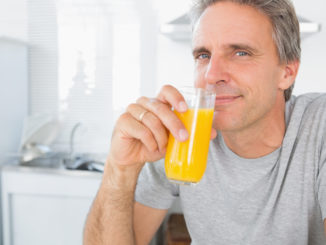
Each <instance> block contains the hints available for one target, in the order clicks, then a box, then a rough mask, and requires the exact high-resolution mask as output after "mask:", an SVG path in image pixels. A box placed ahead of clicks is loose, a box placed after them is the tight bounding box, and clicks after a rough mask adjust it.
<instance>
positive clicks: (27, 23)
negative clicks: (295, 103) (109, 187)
mask: <svg viewBox="0 0 326 245" xmlns="http://www.w3.org/2000/svg"><path fill="white" fill-rule="evenodd" d="M190 5H191V1H190V0H184V1H177V2H176V1H171V0H169V1H161V0H156V1H147V0H142V1H133V0H124V1H113V0H112V1H111V0H107V1H96V2H95V3H94V2H93V1H90V0H83V1H82V0H57V1H54V0H46V1H44V0H33V1H24V0H14V1H10V2H9V1H3V2H1V3H0V20H1V21H0V44H1V46H0V50H1V58H0V59H1V62H0V66H1V73H0V77H1V82H2V85H3V86H2V88H3V89H2V90H1V96H0V97H1V103H0V106H1V108H2V110H1V111H2V112H3V114H2V115H1V119H2V120H1V124H0V125H1V132H2V133H1V135H4V136H5V137H2V140H1V144H0V153H1V157H0V163H1V164H2V165H3V166H5V167H4V168H3V170H4V171H3V172H2V187H1V188H2V197H3V199H2V210H3V213H2V220H3V223H2V227H3V229H2V232H3V235H2V238H3V244H41V243H42V244H45V243H46V244H81V231H82V226H83V222H84V219H85V213H86V212H87V210H88V208H89V205H90V203H91V201H92V198H93V197H94V195H95V194H96V190H97V188H98V184H99V181H100V176H101V174H100V173H96V172H95V171H93V172H90V171H77V170H66V169H65V168H64V169H62V168H63V166H62V165H61V163H62V161H63V162H64V163H66V165H69V166H72V165H73V164H76V162H78V160H84V162H85V161H88V160H92V162H93V163H96V162H101V161H103V159H105V155H106V153H107V151H108V148H109V144H110V136H111V132H112V128H113V125H114V122H115V120H116V119H117V117H118V115H119V114H120V113H121V112H122V111H123V110H124V108H125V107H126V106H127V104H128V103H130V102H131V101H134V100H135V99H136V98H138V97H139V96H140V95H146V96H153V95H154V94H156V93H157V92H158V90H159V89H160V87H161V86H162V85H163V84H166V83H170V84H173V85H176V86H181V85H185V84H189V81H191V80H192V76H193V72H192V70H193V59H192V57H191V52H190V41H189V40H175V39H174V38H171V33H169V31H166V29H164V28H166V27H167V26H166V24H167V23H169V22H171V21H172V20H174V19H177V18H178V17H180V16H182V15H183V14H184V13H185V12H186V11H187V10H188V9H189V6H190ZM294 5H295V7H296V10H297V13H298V14H299V15H300V16H301V17H303V18H305V19H307V21H309V22H311V23H312V24H315V25H313V28H315V29H314V31H313V32H312V33H306V34H304V38H303V40H302V61H301V68H300V72H299V75H298V78H297V80H296V85H295V89H294V94H297V95H299V94H301V93H306V92H326V85H325V83H324V82H323V79H324V78H323V74H322V72H323V65H324V64H323V62H324V61H323V57H324V56H323V54H324V52H326V51H325V50H324V49H323V48H322V47H323V46H322V45H323V44H324V43H325V41H326V34H325V33H324V31H323V28H322V27H323V26H324V25H325V23H326V17H325V16H324V15H323V13H322V12H323V11H320V10H323V9H325V8H326V6H325V3H324V2H323V1H321V0H318V1H317V0H314V1H313V2H309V3H307V2H306V1H303V0H296V1H294ZM160 30H161V31H160ZM314 32H315V33H314ZM172 35H173V33H172ZM172 37H173V36H172ZM180 64H182V68H181V67H180ZM8 105H10V106H9V108H10V110H8ZM49 132H51V133H49ZM32 139H33V140H34V141H35V139H37V140H38V141H39V142H38V143H40V144H42V145H43V146H44V145H46V146H49V148H46V147H43V148H42V146H41V148H40V147H39V148H37V149H35V147H36V146H35V145H34V146H32V149H27V148H26V147H25V148H23V147H24V146H26V145H28V143H30V142H32ZM90 142H91V143H90ZM31 151H32V152H33V151H36V152H39V151H41V153H43V154H45V155H47V156H49V155H50V156H51V157H50V159H51V161H49V160H48V159H49V158H48V159H41V160H40V161H39V163H38V166H37V167H28V168H27V169H26V167H25V168H17V167H16V166H12V167H7V166H8V165H17V161H19V160H20V157H21V153H24V152H25V153H31ZM60 159H61V160H62V161H60ZM26 162H27V163H28V161H26ZM79 162H82V161H79ZM27 163H26V164H27ZM62 164H63V163H62ZM40 165H41V166H40ZM53 165H55V166H53ZM58 165H59V166H58ZM93 166H95V164H94V165H93ZM36 179H37V180H38V181H35V180H36ZM38 183H42V184H41V185H40V184H38ZM58 183H60V184H58ZM26 207H28V212H27V211H26V210H27V209H26ZM175 209H177V210H178V209H179V207H176V208H175ZM42 217H43V219H42ZM44 217H46V219H44ZM49 220H50V221H51V222H49ZM31 223H33V225H31ZM40 234H42V235H40ZM44 239H48V240H50V241H47V242H45V241H46V240H44ZM51 241H52V243H51Z"/></svg>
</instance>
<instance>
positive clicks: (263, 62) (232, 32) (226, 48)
mask: <svg viewBox="0 0 326 245" xmlns="http://www.w3.org/2000/svg"><path fill="white" fill-rule="evenodd" d="M192 46H193V55H194V58H195V81H196V86H197V87H209V86H211V85H213V84H214V85H216V91H217V99H216V105H215V118H214V127H215V128H216V129H219V130H221V131H237V130H243V129H246V128H248V127H250V126H252V125H255V124H257V123H259V122H261V121H262V120H263V121H264V120H266V119H267V118H270V117H273V115H275V114H277V113H275V112H276V111H277V110H280V107H282V105H284V104H282V101H283V100H284V98H283V90H282V89H281V87H282V86H283V87H284V76H285V72H286V68H285V65H281V64H280V62H279V58H278V54H277V49H276V45H275V43H274V41H273V38H272V25H271V23H270V21H269V19H268V18H267V17H266V16H265V15H263V14H262V13H260V12H259V11H257V10H256V9H254V8H252V7H250V6H246V5H239V4H236V3H231V2H220V3H216V4H214V5H212V6H210V7H208V8H207V9H206V10H205V12H204V13H203V14H202V16H201V18H200V19H199V21H198V23H197V24H196V26H195V29H194V33H193V43H192Z"/></svg>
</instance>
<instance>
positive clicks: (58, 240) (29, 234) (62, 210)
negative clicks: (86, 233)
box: [9, 194, 92, 245]
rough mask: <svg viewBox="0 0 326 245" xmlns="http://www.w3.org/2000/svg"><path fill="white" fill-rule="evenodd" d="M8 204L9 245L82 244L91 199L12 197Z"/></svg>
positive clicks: (20, 195)
mask: <svg viewBox="0 0 326 245" xmlns="http://www.w3.org/2000/svg"><path fill="white" fill-rule="evenodd" d="M9 201H10V206H11V208H10V211H11V227H12V230H11V235H12V245H26V244H27V245H29V244H30V245H37V244H40V245H41V244H47V245H65V244H67V245H68V244H69V245H70V244H71V245H74V244H76V245H77V244H78V245H80V244H82V232H83V226H84V222H85V219H86V216H87V213H88V210H89V207H90V205H91V202H92V199H91V198H77V197H69V196H54V195H48V196H46V195H30V194H12V195H11V196H10V200H9Z"/></svg>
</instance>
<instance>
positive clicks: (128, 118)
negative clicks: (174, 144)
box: [116, 112, 158, 152]
mask: <svg viewBox="0 0 326 245" xmlns="http://www.w3.org/2000/svg"><path fill="white" fill-rule="evenodd" d="M116 125H117V130H119V131H120V132H121V133H122V134H123V137H124V138H125V139H137V140H139V141H141V142H142V143H143V145H144V146H145V147H146V148H147V150H148V151H149V152H155V151H157V149H158V145H157V143H156V140H155V138H154V136H153V134H152V132H151V131H150V130H149V129H148V128H147V127H145V126H144V125H143V124H142V123H141V122H139V121H138V120H136V119H135V118H134V117H133V116H132V115H131V114H130V113H128V112H127V113H124V114H122V115H121V116H120V118H119V120H118V122H117V124H116Z"/></svg>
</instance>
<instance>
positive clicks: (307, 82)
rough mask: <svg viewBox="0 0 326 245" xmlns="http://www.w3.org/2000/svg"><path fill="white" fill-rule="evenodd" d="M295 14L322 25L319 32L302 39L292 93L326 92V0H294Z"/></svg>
mask: <svg viewBox="0 0 326 245" xmlns="http://www.w3.org/2000/svg"><path fill="white" fill-rule="evenodd" d="M294 5H295V8H296V11H297V14H299V15H301V16H302V17H304V18H307V19H309V20H311V21H315V22H318V23H320V24H321V25H322V29H321V32H319V33H317V34H314V35H311V36H310V37H307V38H306V39H304V40H303V41H302V46H301V49H302V59H301V67H300V71H299V74H298V78H297V81H296V85H295V89H294V94H302V93H306V92H326V76H325V65H326V64H325V63H326V62H325V57H326V49H325V43H326V15H325V10H326V1H325V0H310V1H307V0H294Z"/></svg>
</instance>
